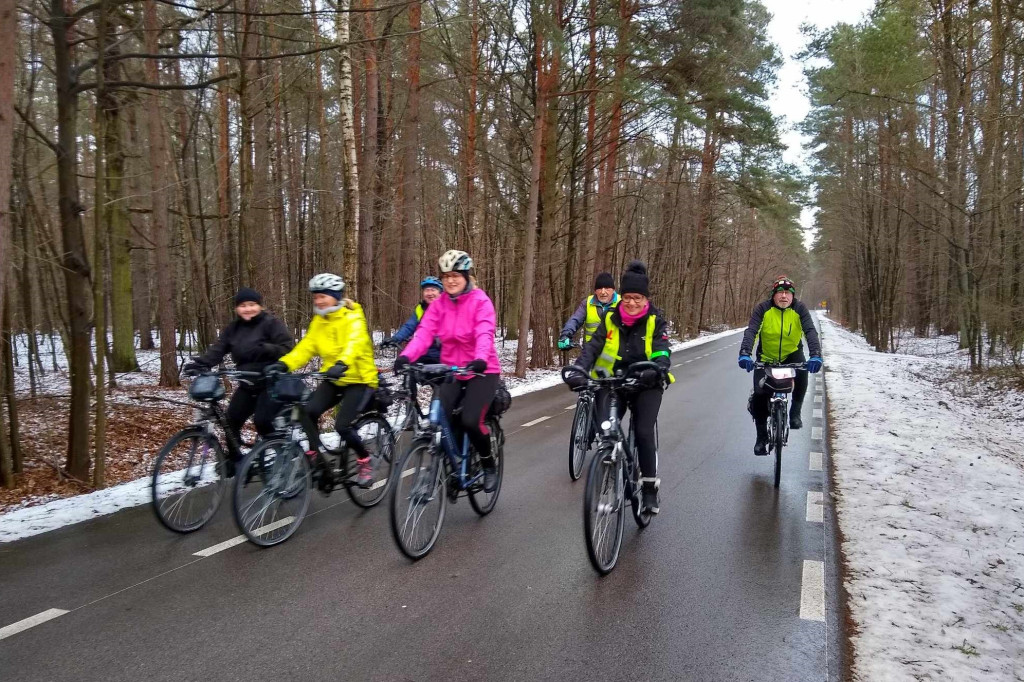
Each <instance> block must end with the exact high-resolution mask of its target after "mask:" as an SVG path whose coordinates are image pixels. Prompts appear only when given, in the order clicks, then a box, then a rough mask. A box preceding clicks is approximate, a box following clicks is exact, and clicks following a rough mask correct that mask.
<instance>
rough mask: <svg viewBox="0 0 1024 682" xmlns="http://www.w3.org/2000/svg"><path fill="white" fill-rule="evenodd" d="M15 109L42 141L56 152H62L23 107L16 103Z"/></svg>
mask: <svg viewBox="0 0 1024 682" xmlns="http://www.w3.org/2000/svg"><path fill="white" fill-rule="evenodd" d="M14 111H16V112H17V113H18V117H19V118H21V120H22V121H24V122H25V125H27V126H28V127H29V128H31V129H32V132H33V133H35V135H36V137H38V138H39V140H40V141H41V142H43V143H44V144H45V145H46V146H47V147H49V148H50V150H51V151H52V152H53V153H54V154H59V153H60V149H59V148H58V147H57V145H56V143H55V142H54V141H53V140H51V139H50V138H49V137H47V136H46V133H44V132H43V131H42V130H40V129H39V128H37V127H36V124H35V123H33V122H32V119H30V118H29V117H28V116H26V115H25V112H23V111H22V110H21V107H19V106H18V105H17V104H15V105H14Z"/></svg>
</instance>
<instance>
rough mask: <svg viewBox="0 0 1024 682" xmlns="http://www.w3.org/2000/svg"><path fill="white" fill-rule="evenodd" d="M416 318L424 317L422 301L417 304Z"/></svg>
mask: <svg viewBox="0 0 1024 682" xmlns="http://www.w3.org/2000/svg"><path fill="white" fill-rule="evenodd" d="M416 319H417V320H422V319H423V304H422V303H417V304H416Z"/></svg>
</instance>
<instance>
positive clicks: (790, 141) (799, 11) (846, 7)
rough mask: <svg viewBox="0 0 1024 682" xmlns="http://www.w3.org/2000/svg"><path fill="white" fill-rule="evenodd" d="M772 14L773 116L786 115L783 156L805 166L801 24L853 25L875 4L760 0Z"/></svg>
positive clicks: (805, 220) (865, 0) (809, 218)
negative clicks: (776, 62)
mask: <svg viewBox="0 0 1024 682" xmlns="http://www.w3.org/2000/svg"><path fill="white" fill-rule="evenodd" d="M761 1H762V2H763V3H764V5H765V7H767V8H768V11H769V12H771V13H772V22H771V24H770V25H769V27H768V37H769V38H770V39H771V40H772V42H774V43H775V44H776V45H777V46H778V48H779V51H780V52H781V53H782V58H783V60H784V62H783V65H782V68H781V69H780V71H779V80H778V84H777V87H776V90H775V92H774V93H773V95H772V97H771V99H770V104H771V108H772V112H773V113H774V114H775V115H776V116H783V117H785V123H784V126H785V127H784V128H783V133H782V141H783V143H785V144H786V146H787V147H788V149H787V150H786V151H785V153H784V154H783V158H785V160H786V161H788V162H790V163H794V164H796V165H798V166H800V167H801V168H806V167H807V164H806V159H805V154H804V151H803V142H804V140H805V138H804V137H803V135H801V134H800V133H799V132H798V131H797V130H795V126H796V125H797V124H798V123H800V121H802V120H803V118H804V116H806V115H807V112H808V111H809V110H810V102H809V101H808V99H807V82H806V81H805V80H804V76H803V64H802V63H801V62H799V61H797V60H796V59H795V57H796V54H797V53H798V52H800V51H801V50H802V49H803V48H804V42H805V40H806V38H805V37H804V35H803V34H802V33H800V25H801V24H805V23H806V24H811V25H813V26H817V27H818V28H826V27H828V26H832V25H833V24H837V23H839V22H846V23H850V24H856V23H858V22H859V21H861V20H862V19H863V18H864V17H865V15H866V14H867V12H868V11H870V10H871V8H872V7H874V4H875V3H874V0H812V1H811V2H806V1H802V0H761ZM800 222H801V223H802V224H803V226H804V228H805V229H806V228H810V227H811V226H812V225H813V222H814V214H813V212H812V211H810V210H805V211H804V212H803V215H801V217H800ZM812 239H813V235H812V234H811V232H810V231H809V230H808V231H807V232H805V233H804V243H805V244H807V246H808V247H809V246H810V244H811V241H812Z"/></svg>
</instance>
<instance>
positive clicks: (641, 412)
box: [597, 388, 664, 478]
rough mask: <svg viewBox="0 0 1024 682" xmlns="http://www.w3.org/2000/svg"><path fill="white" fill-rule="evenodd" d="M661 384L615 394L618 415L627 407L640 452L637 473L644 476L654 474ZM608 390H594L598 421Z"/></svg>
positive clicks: (605, 409)
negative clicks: (617, 401) (622, 394)
mask: <svg viewBox="0 0 1024 682" xmlns="http://www.w3.org/2000/svg"><path fill="white" fill-rule="evenodd" d="M663 393H664V390H663V389H661V388H647V389H644V390H642V391H638V392H636V393H633V394H632V395H630V396H628V397H627V398H626V399H625V400H623V399H622V396H621V395H620V396H619V419H622V416H623V415H624V414H626V407H627V406H628V407H629V409H630V411H631V416H630V419H631V420H632V421H633V433H634V434H635V436H636V449H637V450H638V451H639V454H640V473H641V475H642V476H643V477H644V478H655V477H657V475H658V439H657V436H656V435H655V430H656V429H657V424H658V411H659V410H661V396H662V394H663ZM610 397H611V394H610V391H609V390H607V389H606V390H603V391H598V394H597V414H598V415H600V416H599V418H598V421H599V422H601V421H604V420H605V419H607V418H608V406H609V402H610V401H609V398H610Z"/></svg>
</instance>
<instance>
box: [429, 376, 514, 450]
mask: <svg viewBox="0 0 1024 682" xmlns="http://www.w3.org/2000/svg"><path fill="white" fill-rule="evenodd" d="M500 381H501V377H500V376H499V375H497V374H485V375H483V376H481V377H473V378H472V379H466V380H455V381H453V382H451V383H449V384H442V385H441V388H440V390H439V391H438V398H440V399H441V406H442V407H443V408H444V413H445V415H447V417H448V422H449V424H450V426H451V427H452V430H453V431H455V432H456V433H466V434H468V435H469V442H470V443H472V444H473V447H474V448H475V449H476V451H477V454H479V455H480V463H481V464H482V465H484V466H492V465H493V464H494V459H493V458H492V457H491V435H490V431H488V430H487V426H486V425H485V424H484V419H485V418H486V417H487V409H488V408H489V407H490V406H491V402H492V401H493V400H494V394H495V393H497V392H498V383H499V382H500ZM460 403H461V405H462V414H461V415H460V416H459V420H458V422H456V421H455V420H454V419H452V412H453V411H454V410H455V408H456V407H457V406H458V405H459V404H460ZM456 442H459V441H458V440H456Z"/></svg>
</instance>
